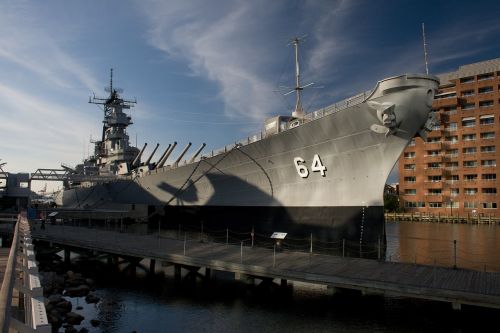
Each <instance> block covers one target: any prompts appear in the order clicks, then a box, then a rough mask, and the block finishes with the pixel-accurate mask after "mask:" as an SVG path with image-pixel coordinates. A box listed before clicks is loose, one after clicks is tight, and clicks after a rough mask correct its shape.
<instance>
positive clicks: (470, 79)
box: [460, 76, 474, 83]
mask: <svg viewBox="0 0 500 333" xmlns="http://www.w3.org/2000/svg"><path fill="white" fill-rule="evenodd" d="M470 82H474V76H468V77H463V78H461V79H460V83H470Z"/></svg>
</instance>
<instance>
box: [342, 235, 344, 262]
mask: <svg viewBox="0 0 500 333" xmlns="http://www.w3.org/2000/svg"><path fill="white" fill-rule="evenodd" d="M344 257H345V238H342V258H344Z"/></svg>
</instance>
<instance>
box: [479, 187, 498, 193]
mask: <svg viewBox="0 0 500 333" xmlns="http://www.w3.org/2000/svg"><path fill="white" fill-rule="evenodd" d="M482 192H483V194H486V195H494V194H497V188H496V187H486V188H483V190H482Z"/></svg>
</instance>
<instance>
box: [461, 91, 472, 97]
mask: <svg viewBox="0 0 500 333" xmlns="http://www.w3.org/2000/svg"><path fill="white" fill-rule="evenodd" d="M467 96H474V90H464V91H462V97H467Z"/></svg>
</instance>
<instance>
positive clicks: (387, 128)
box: [368, 101, 398, 137]
mask: <svg viewBox="0 0 500 333" xmlns="http://www.w3.org/2000/svg"><path fill="white" fill-rule="evenodd" d="M368 106H370V107H371V108H372V109H375V110H377V118H378V120H379V121H380V122H381V123H382V125H379V124H373V125H371V126H370V129H371V130H372V131H374V132H375V133H379V134H385V136H386V137H387V136H389V135H391V134H394V133H395V132H396V130H397V126H398V123H397V121H396V114H395V113H394V104H393V103H386V102H384V103H379V102H375V101H368Z"/></svg>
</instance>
